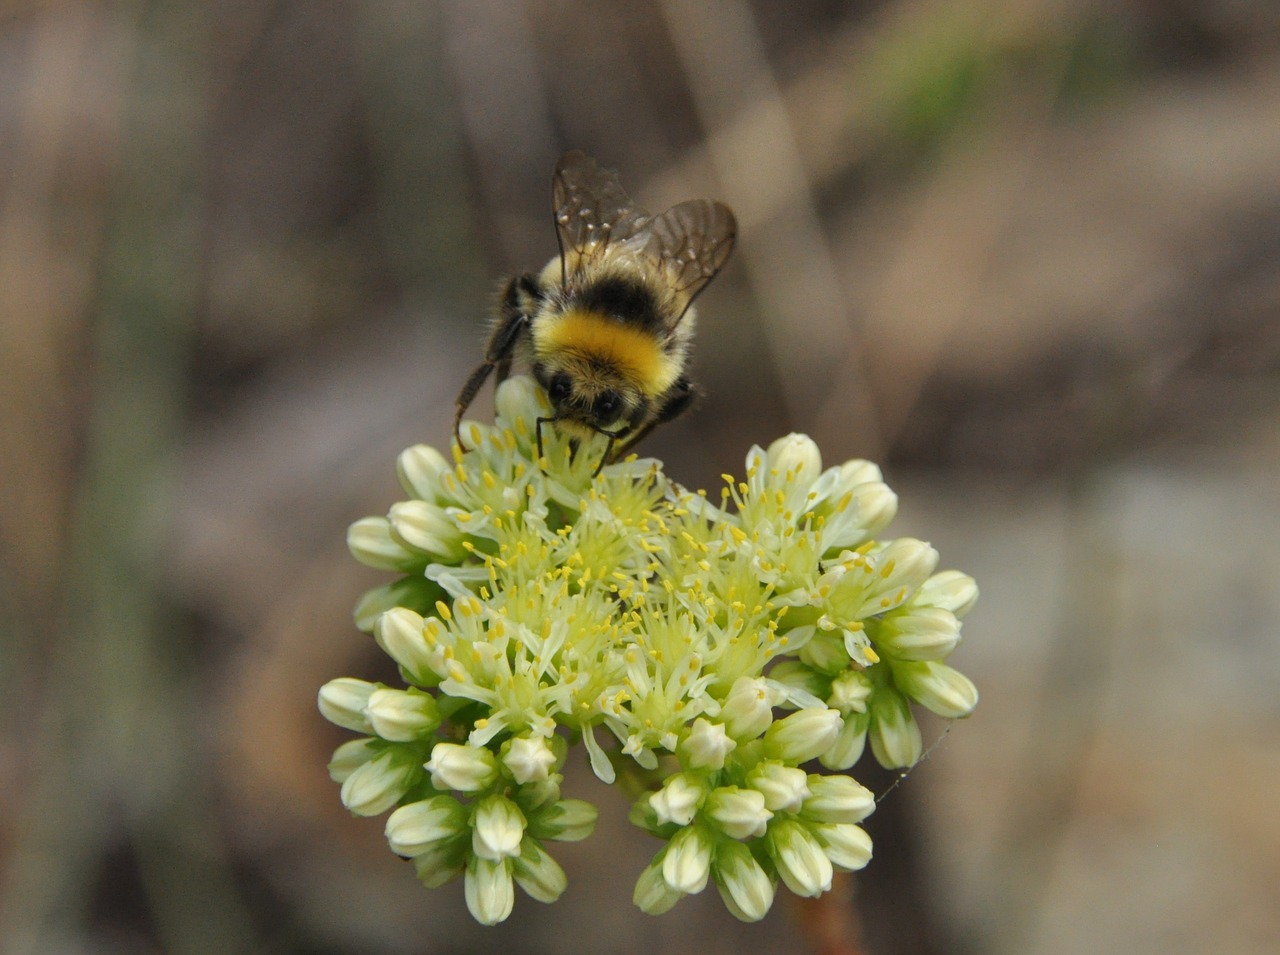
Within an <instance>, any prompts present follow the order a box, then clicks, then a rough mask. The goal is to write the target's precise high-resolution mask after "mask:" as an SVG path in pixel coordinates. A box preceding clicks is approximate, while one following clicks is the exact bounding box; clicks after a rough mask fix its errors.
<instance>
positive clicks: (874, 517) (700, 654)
mask: <svg viewBox="0 0 1280 955" xmlns="http://www.w3.org/2000/svg"><path fill="white" fill-rule="evenodd" d="M497 405H498V415H497V421H496V423H495V425H494V426H492V427H488V426H482V425H479V424H476V423H471V422H468V423H466V424H465V425H464V428H463V436H464V438H466V440H467V444H468V446H469V447H470V448H471V449H472V450H469V451H467V452H466V453H463V452H462V451H461V450H460V449H458V448H456V447H455V449H454V459H455V460H454V463H453V464H450V463H449V462H448V461H447V460H446V459H445V458H444V457H443V456H442V455H440V454H439V453H438V452H436V451H435V450H433V449H431V448H428V447H425V446H421V445H420V446H417V447H414V448H410V449H409V450H407V451H405V452H404V453H403V454H402V455H401V456H400V460H399V467H398V470H399V475H400V478H401V483H402V485H403V487H404V489H405V492H406V493H407V494H408V495H409V498H410V499H409V500H407V501H403V502H400V503H398V504H395V505H393V506H392V508H391V510H390V512H389V513H388V515H387V516H386V517H385V518H382V517H370V518H365V519H364V520H361V521H357V522H356V523H355V524H354V525H352V527H351V531H350V534H349V537H348V541H349V545H350V548H351V551H352V553H353V554H354V555H355V556H356V558H357V559H358V560H360V561H361V562H363V563H365V564H368V565H369V566H372V567H377V568H382V569H387V570H392V571H396V572H398V573H399V574H400V575H401V577H400V578H399V579H398V580H397V581H396V582H394V583H392V584H390V585H388V586H386V587H381V588H378V589H377V590H375V591H372V592H371V593H369V594H367V595H366V596H365V597H364V598H363V599H362V600H361V602H360V604H359V606H358V607H357V609H356V619H357V623H358V624H359V625H360V626H361V627H362V628H363V629H366V630H371V631H372V632H373V633H374V635H375V637H376V639H377V641H378V643H379V645H380V646H381V647H382V649H383V650H384V651H385V652H386V653H387V654H388V655H389V656H390V657H391V658H392V659H394V660H395V661H396V663H397V664H398V665H399V669H400V673H401V676H402V677H403V679H404V681H405V684H406V686H405V687H404V688H392V687H386V686H380V685H375V684H371V683H367V682H364V681H361V680H355V679H351V678H343V679H338V680H334V681H332V682H330V683H329V684H327V685H326V686H325V687H324V688H323V689H322V690H321V691H320V710H321V712H322V713H323V714H324V715H325V716H326V717H327V718H328V719H330V720H331V721H333V722H334V723H337V724H338V725H340V726H343V727H345V728H347V729H351V730H354V731H355V732H357V733H361V734H363V735H362V737H361V738H360V739H357V740H355V741H353V742H350V743H347V744H345V745H343V746H341V747H339V749H338V751H337V752H336V753H335V755H334V758H333V761H332V762H331V764H330V772H331V774H332V776H333V778H334V779H335V780H336V781H338V782H340V783H341V784H342V800H343V802H344V804H345V805H346V806H347V807H348V808H349V809H350V810H351V811H352V812H354V813H356V814H358V815H378V814H380V813H382V812H385V811H386V810H388V809H393V808H394V810H395V811H394V812H392V813H391V815H390V816H389V818H388V820H387V839H388V841H389V842H390V844H391V848H392V850H393V851H395V852H396V853H398V854H400V855H402V856H406V857H408V858H411V859H413V861H414V865H415V867H416V869H417V872H418V875H419V877H420V878H421V879H422V881H423V882H424V883H425V884H426V885H428V886H437V885H441V884H443V883H445V882H447V881H449V880H451V879H452V878H454V877H456V876H457V875H459V874H462V875H464V877H465V887H466V892H465V894H466V900H467V905H468V907H469V908H470V910H471V912H472V914H473V915H474V916H475V918H476V919H478V920H479V921H481V922H483V923H485V924H493V923H496V922H499V921H502V920H503V919H505V918H506V917H507V916H508V915H509V914H510V912H511V909H512V905H513V902H514V885H519V886H520V887H521V888H523V889H524V890H525V892H526V893H528V894H529V895H530V896H532V897H533V898H535V899H538V900H540V901H544V902H549V901H554V900H555V899H556V898H557V897H558V896H559V895H560V893H561V892H562V891H563V890H564V888H565V884H566V882H565V876H564V872H563V870H561V868H560V867H559V865H557V864H556V862H555V861H554V859H552V858H551V856H550V855H549V854H548V853H547V851H546V849H545V848H544V843H545V842H547V841H548V840H573V839H581V838H584V837H586V836H587V835H589V834H590V832H591V830H592V828H593V826H594V822H595V817H596V809H595V807H594V806H591V805H589V804H588V803H585V802H582V801H581V800H575V799H566V798H562V797H561V792H560V785H561V782H562V779H563V777H562V775H561V773H560V770H561V769H562V767H563V765H564V762H565V759H566V757H567V753H568V750H569V744H570V743H571V742H577V741H581V742H582V744H583V746H584V748H585V750H586V752H587V754H588V756H589V759H590V763H591V766H592V769H593V770H594V772H595V774H596V775H597V776H598V777H600V778H601V779H602V780H605V781H606V782H613V781H615V779H616V778H617V776H618V774H619V773H624V774H625V775H626V776H627V777H628V780H627V781H628V782H629V783H630V784H631V785H632V786H633V787H634V786H636V785H639V786H640V787H641V788H642V789H643V791H644V793H645V794H644V795H643V796H641V797H640V798H639V799H638V800H637V801H636V803H635V804H634V806H633V808H632V813H631V818H632V821H633V822H635V823H636V824H637V825H639V826H642V827H644V828H645V829H646V830H647V831H649V832H651V833H653V834H654V835H655V836H658V837H659V838H660V839H662V840H663V841H664V845H663V847H662V848H661V850H660V851H659V852H658V853H657V855H656V856H655V858H654V859H653V861H652V863H651V864H650V865H649V866H648V868H646V869H645V870H644V871H643V873H642V874H641V875H640V877H639V879H638V881H637V884H636V890H635V902H636V904H637V905H639V906H640V907H641V908H642V909H644V910H645V911H647V912H651V913H659V912H663V911H665V910H667V909H668V908H670V907H671V906H672V905H674V904H675V902H677V901H678V900H679V899H680V898H681V897H683V896H684V895H687V894H690V893H695V892H699V891H701V890H702V889H703V888H704V887H705V886H706V885H707V883H708V881H709V880H710V881H714V883H715V885H716V887H717V889H718V890H719V892H720V894H721V896H722V898H723V899H724V902H725V905H726V906H727V907H728V908H729V910H730V911H731V912H732V913H733V914H734V915H735V916H737V917H738V918H741V919H744V920H756V919H759V918H762V917H763V916H764V914H765V913H766V912H767V911H768V910H769V907H770V905H771V904H772V902H773V898H774V892H775V889H776V886H777V883H778V882H779V880H780V881H781V882H783V883H784V884H785V885H786V886H787V887H788V888H790V889H791V890H792V891H793V892H795V893H797V894H799V895H803V896H816V895H819V894H821V893H822V892H824V891H826V889H828V888H829V887H830V884H831V878H832V873H833V871H835V870H853V869H858V868H861V867H862V866H863V865H865V864H866V863H867V861H868V860H869V859H870V856H871V843H870V839H869V838H868V836H867V835H866V833H865V832H864V831H863V829H862V828H860V827H859V826H858V823H859V822H860V821H861V820H862V819H863V818H864V817H865V816H867V815H868V814H869V813H870V812H871V811H872V809H873V808H874V800H873V798H872V796H871V794H870V792H868V790H866V789H865V788H864V787H862V786H861V785H859V784H858V783H857V782H855V781H854V780H853V779H852V778H851V777H849V776H847V775H843V774H840V772H839V771H843V770H847V769H849V768H850V767H852V766H853V765H854V763H855V762H856V761H857V760H858V758H859V757H860V756H861V755H862V752H863V749H864V746H865V742H866V740H867V739H868V738H869V739H870V742H871V750H872V752H873V754H874V755H875V757H876V759H877V760H878V761H879V762H880V763H882V764H883V765H885V766H889V767H905V766H909V765H911V764H913V763H914V762H915V761H916V760H917V759H919V757H920V752H921V743H920V731H919V729H918V727H917V725H916V722H915V718H914V716H913V715H912V709H911V703H912V702H915V703H918V704H920V705H922V706H925V707H926V708H928V709H930V710H932V711H934V712H935V713H938V714H940V715H942V716H944V717H948V718H955V717H962V716H966V715H968V714H969V712H970V711H971V710H972V709H973V707H974V705H975V704H976V703H977V692H976V690H975V689H974V687H973V684H972V683H971V682H970V681H969V680H968V679H967V678H965V677H964V676H963V675H961V674H960V673H958V672H957V671H955V670H953V669H951V668H950V667H948V666H947V665H946V664H945V663H944V662H943V661H944V660H945V659H946V657H947V656H948V654H950V652H951V651H952V650H953V649H954V648H955V646H956V644H957V643H958V642H959V639H960V618H961V617H963V615H964V614H965V612H966V611H968V609H969V608H970V607H971V606H972V605H973V603H974V601H975V600H976V599H977V588H976V586H975V585H974V583H973V581H972V579H970V578H969V577H967V576H965V575H963V574H960V573H957V572H955V571H944V572H942V573H935V572H934V570H935V566H936V564H937V560H938V555H937V552H936V551H934V549H933V548H932V547H930V546H929V545H928V544H925V543H922V542H921V541H916V540H910V539H898V540H890V541H876V540H875V539H874V538H875V535H876V534H877V533H878V532H879V531H880V530H882V529H883V528H884V527H885V526H886V525H887V524H888V522H889V521H890V520H891V518H892V517H893V515H894V512H895V510H896V506H897V499H896V497H895V496H894V494H893V492H892V491H890V490H889V488H888V487H886V486H885V484H884V483H883V481H882V480H881V476H880V472H879V470H878V469H877V468H876V467H875V465H873V464H869V463H867V462H865V461H851V462H849V463H847V464H844V465H842V466H839V467H833V468H828V469H826V470H824V469H823V468H822V464H821V459H820V457H819V453H818V449H817V447H816V446H815V445H814V443H813V442H812V441H811V440H810V439H808V438H807V437H804V436H802V435H794V434H793V435H789V436H787V437H785V438H781V439H779V440H778V441H775V442H774V443H773V444H772V445H771V446H770V447H769V448H768V450H761V449H760V448H753V449H752V450H751V452H750V453H749V454H748V456H747V462H746V477H745V479H744V480H742V481H737V480H735V479H733V478H729V477H726V479H725V480H726V486H725V488H724V489H723V491H722V492H721V494H720V500H719V501H718V502H715V503H713V502H712V501H711V500H709V499H708V497H707V495H706V494H705V493H703V492H699V493H697V494H693V493H690V492H688V491H686V490H684V489H683V488H681V487H680V486H679V485H676V484H674V483H673V482H671V481H670V480H669V479H668V478H666V477H665V476H664V475H663V473H662V471H661V469H660V466H659V465H658V464H657V462H654V461H652V460H643V459H642V460H629V461H627V462H623V463H619V464H613V465H609V466H607V467H605V468H603V469H602V470H601V471H600V473H599V474H598V475H597V474H596V473H595V472H596V470H597V464H598V461H599V455H600V454H602V453H603V451H604V440H603V439H601V440H600V441H598V442H584V443H583V444H582V446H580V447H576V448H575V447H574V446H572V445H571V444H570V443H569V442H568V441H567V440H566V439H564V438H563V437H561V436H560V435H559V434H558V433H556V432H555V431H554V430H553V429H544V433H543V436H544V439H545V440H544V452H545V457H544V458H543V459H542V460H537V454H538V452H537V450H536V445H537V442H536V438H535V435H534V422H535V421H536V419H537V418H538V417H539V416H540V415H546V414H548V413H549V409H548V406H547V404H546V401H545V398H544V396H543V395H542V393H541V391H540V390H539V389H538V388H537V386H536V385H535V384H534V383H533V382H532V381H531V380H530V379H528V378H519V377H518V378H512V379H510V380H508V381H506V382H504V383H503V384H502V386H501V387H500V388H499V389H498V393H497ZM815 759H816V760H818V761H819V762H820V763H821V764H822V765H823V766H824V767H826V768H827V769H828V770H833V771H836V772H835V773H833V774H817V773H807V772H805V770H804V769H802V768H800V767H801V765H802V764H804V763H806V762H809V761H810V760H815ZM632 791H634V789H633V790H632Z"/></svg>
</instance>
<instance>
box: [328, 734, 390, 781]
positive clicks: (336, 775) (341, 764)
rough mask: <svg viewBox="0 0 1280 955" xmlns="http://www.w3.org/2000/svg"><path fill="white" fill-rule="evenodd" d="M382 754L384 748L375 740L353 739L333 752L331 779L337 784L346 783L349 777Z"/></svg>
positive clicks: (330, 761)
mask: <svg viewBox="0 0 1280 955" xmlns="http://www.w3.org/2000/svg"><path fill="white" fill-rule="evenodd" d="M380 752H382V746H381V745H380V744H379V743H378V741H377V740H373V739H368V738H366V739H353V740H351V741H350V742H348V743H343V744H342V745H341V746H339V747H338V748H337V749H335V750H334V751H333V758H332V759H331V760H329V778H330V779H332V780H333V781H334V782H335V783H345V782H346V781H347V777H348V776H350V775H351V774H352V773H354V772H355V771H356V770H357V769H359V768H360V767H361V766H363V765H364V764H365V763H367V762H369V760H371V759H373V757H375V756H377V755H378V754H379V753H380Z"/></svg>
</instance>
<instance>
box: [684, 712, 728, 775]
mask: <svg viewBox="0 0 1280 955" xmlns="http://www.w3.org/2000/svg"><path fill="white" fill-rule="evenodd" d="M737 746H738V744H737V743H736V742H734V741H733V740H732V739H730V738H729V734H728V733H726V732H725V729H724V724H723V723H712V722H711V721H710V720H707V719H704V718H702V717H698V719H697V720H695V721H694V724H693V728H692V729H691V730H690V731H689V735H688V736H686V737H685V739H684V742H683V743H681V744H680V751H681V753H682V754H683V755H684V756H685V758H686V760H687V765H688V766H689V767H690V768H691V769H723V768H724V761H725V759H726V758H727V757H728V755H729V754H730V753H732V752H733V751H734V749H736V748H737Z"/></svg>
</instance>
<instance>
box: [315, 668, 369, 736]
mask: <svg viewBox="0 0 1280 955" xmlns="http://www.w3.org/2000/svg"><path fill="white" fill-rule="evenodd" d="M376 689H377V687H376V686H375V685H374V684H372V683H369V682H368V681H367V680H357V679H356V678H355V677H349V676H344V677H339V678H338V679H336V680H330V681H329V682H328V683H326V684H325V685H324V686H322V687H320V694H319V696H318V697H317V698H316V704H317V706H319V708H320V715H321V716H323V717H324V718H325V719H327V720H328V721H329V722H330V723H334V724H336V725H338V726H341V727H342V728H343V729H349V730H355V731H356V732H357V733H372V732H373V731H374V730H373V726H372V725H371V724H370V723H369V717H368V716H367V715H366V714H365V707H366V706H368V705H369V697H370V696H372V695H373V692H374V691H375V690H376Z"/></svg>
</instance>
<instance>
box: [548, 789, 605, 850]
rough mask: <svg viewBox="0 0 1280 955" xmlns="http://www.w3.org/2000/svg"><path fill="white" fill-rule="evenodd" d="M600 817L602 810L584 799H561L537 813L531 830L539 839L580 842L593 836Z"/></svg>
mask: <svg viewBox="0 0 1280 955" xmlns="http://www.w3.org/2000/svg"><path fill="white" fill-rule="evenodd" d="M599 815H600V810H598V809H597V808H596V807H595V806H593V805H592V804H591V803H589V802H587V801H585V800H583V799H561V800H559V801H558V802H556V803H555V804H554V805H552V806H549V807H547V808H546V809H544V810H542V811H541V812H539V813H537V814H536V815H535V817H534V819H533V820H532V822H531V828H533V829H534V831H535V832H536V834H537V835H538V837H539V838H543V839H554V840H555V841H557V842H578V841H580V840H582V839H585V838H587V836H589V835H591V833H592V832H593V831H594V829H595V827H596V818H597V817H598V816H599Z"/></svg>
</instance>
